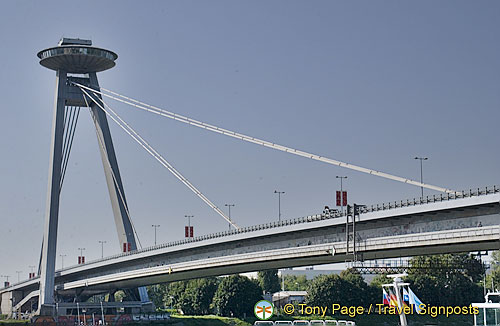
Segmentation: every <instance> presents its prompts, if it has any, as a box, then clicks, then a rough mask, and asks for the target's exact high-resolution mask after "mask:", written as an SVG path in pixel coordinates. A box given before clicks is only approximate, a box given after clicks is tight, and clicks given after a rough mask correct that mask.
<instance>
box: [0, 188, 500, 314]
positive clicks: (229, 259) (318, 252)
mask: <svg viewBox="0 0 500 326" xmlns="http://www.w3.org/2000/svg"><path fill="white" fill-rule="evenodd" d="M483 197H488V196H483ZM489 197H490V198H489V200H483V202H481V203H477V200H476V199H471V198H468V199H467V200H466V199H463V200H462V201H463V202H460V203H463V205H462V204H461V205H457V204H458V203H459V201H458V200H457V201H455V202H454V203H453V205H454V207H448V206H450V205H449V203H437V204H429V205H425V206H427V207H426V210H420V211H418V210H417V211H415V210H413V211H411V212H409V211H408V209H406V208H405V209H400V210H392V211H383V212H376V213H370V214H363V215H362V216H361V218H360V220H359V221H357V222H356V230H357V232H356V247H357V253H358V258H359V259H360V260H373V259H383V258H396V257H408V256H420V255H428V254H441V253H454V252H471V251H484V250H497V249H500V227H499V221H500V203H499V201H500V200H499V199H500V195H499V194H495V195H494V196H492V195H489ZM471 202H472V204H471ZM443 206H444V207H443ZM351 245H352V242H351ZM351 248H352V247H351ZM351 259H352V255H351V254H349V255H347V254H346V241H345V218H344V219H341V218H333V219H322V220H311V221H308V222H301V223H298V224H297V223H288V224H287V225H284V226H280V227H276V228H272V227H271V228H262V229H257V230H255V231H253V230H252V231H250V232H244V233H239V232H235V233H234V234H232V235H226V236H224V237H206V238H202V239H199V240H198V241H190V242H185V243H176V244H172V245H160V246H157V247H154V248H148V249H143V250H141V251H138V252H136V253H128V254H123V255H118V256H116V257H110V258H107V259H104V260H99V261H95V262H89V263H87V264H85V265H79V266H73V267H69V268H67V269H65V270H61V271H57V272H56V291H57V293H58V297H59V298H66V299H70V298H73V299H75V298H76V300H82V299H84V298H87V297H89V296H92V295H94V294H100V293H104V292H108V291H116V290H117V289H129V288H136V287H138V286H144V285H149V284H157V283H164V282H172V281H179V280H187V279H193V278H200V277H207V276H217V275H227V274H234V273H242V272H250V271H258V270H265V269H271V268H286V267H299V266H310V265H320V264H330V263H339V262H345V261H349V260H351ZM36 290H38V280H37V279H33V280H30V281H27V282H24V283H22V284H19V285H13V286H12V287H11V288H9V289H3V290H0V293H2V312H4V311H5V310H4V309H6V308H4V306H6V305H7V303H5V300H4V298H3V296H4V295H6V296H8V295H9V294H8V293H10V294H13V296H14V297H15V298H13V300H12V302H13V303H14V304H16V303H19V302H20V300H21V299H22V298H24V297H26V296H27V295H29V293H31V292H33V291H36ZM5 299H7V298H5ZM4 303H5V305H4ZM11 307H12V306H11ZM23 308H24V307H23ZM11 309H12V308H11Z"/></svg>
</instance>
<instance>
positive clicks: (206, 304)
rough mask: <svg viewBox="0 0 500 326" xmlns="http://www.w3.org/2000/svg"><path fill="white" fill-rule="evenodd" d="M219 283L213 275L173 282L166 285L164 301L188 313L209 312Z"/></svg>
mask: <svg viewBox="0 0 500 326" xmlns="http://www.w3.org/2000/svg"><path fill="white" fill-rule="evenodd" d="M217 285H218V280H217V279H216V278H213V277H210V278H200V279H194V280H189V281H181V282H173V283H170V284H169V285H168V286H167V287H166V291H165V292H164V294H163V300H162V301H163V302H164V303H165V306H167V307H174V308H175V309H178V310H181V311H182V312H183V313H184V314H187V315H205V314H209V313H211V311H210V304H211V303H212V298H213V296H214V294H215V291H216V289H217Z"/></svg>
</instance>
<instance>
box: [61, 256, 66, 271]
mask: <svg viewBox="0 0 500 326" xmlns="http://www.w3.org/2000/svg"><path fill="white" fill-rule="evenodd" d="M66 256H67V255H59V257H61V269H64V257H66Z"/></svg>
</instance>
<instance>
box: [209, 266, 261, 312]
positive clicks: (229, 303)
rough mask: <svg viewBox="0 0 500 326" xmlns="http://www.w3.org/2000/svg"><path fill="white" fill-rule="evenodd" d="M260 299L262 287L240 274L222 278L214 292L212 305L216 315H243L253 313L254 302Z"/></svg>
mask: <svg viewBox="0 0 500 326" xmlns="http://www.w3.org/2000/svg"><path fill="white" fill-rule="evenodd" d="M261 299H262V288H261V287H259V286H258V285H257V284H256V283H255V282H252V281H251V280H250V279H248V278H247V277H244V276H240V275H232V276H229V277H226V278H224V279H223V280H222V281H221V282H220V284H219V286H218V288H217V291H216V292H215V296H214V299H213V303H212V306H213V307H214V308H215V309H216V311H217V314H218V315H222V316H243V315H244V314H245V313H246V314H247V315H248V316H250V315H251V314H253V307H254V305H255V303H256V302H257V301H259V300H261Z"/></svg>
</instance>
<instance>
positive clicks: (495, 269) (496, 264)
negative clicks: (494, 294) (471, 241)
mask: <svg viewBox="0 0 500 326" xmlns="http://www.w3.org/2000/svg"><path fill="white" fill-rule="evenodd" d="M492 257H493V261H492V262H491V271H490V273H489V274H488V276H486V287H487V288H488V289H491V290H492V291H496V290H500V251H494V252H493V254H492Z"/></svg>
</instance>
